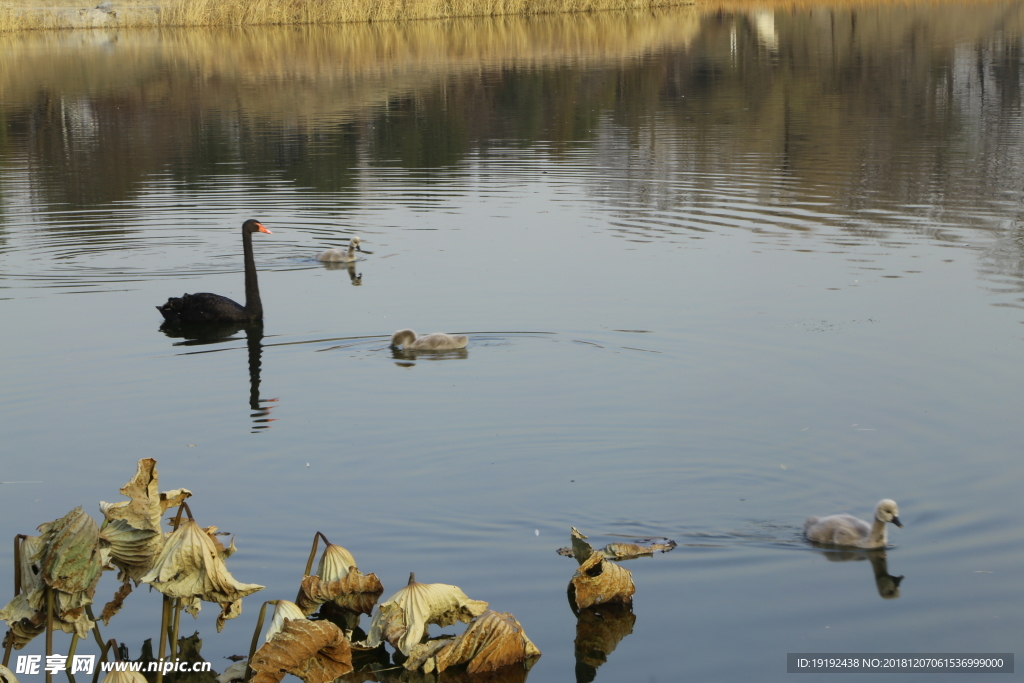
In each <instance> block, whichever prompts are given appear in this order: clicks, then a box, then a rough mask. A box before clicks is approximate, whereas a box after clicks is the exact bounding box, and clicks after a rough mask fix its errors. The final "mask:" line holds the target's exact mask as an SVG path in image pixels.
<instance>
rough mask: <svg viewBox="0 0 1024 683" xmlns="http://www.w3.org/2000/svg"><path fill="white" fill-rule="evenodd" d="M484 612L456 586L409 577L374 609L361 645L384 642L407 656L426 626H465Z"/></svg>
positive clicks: (482, 604) (482, 605)
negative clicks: (456, 623)
mask: <svg viewBox="0 0 1024 683" xmlns="http://www.w3.org/2000/svg"><path fill="white" fill-rule="evenodd" d="M486 609H487V603H486V602H484V601H483V600H470V599H469V597H468V596H467V595H466V594H465V593H463V592H462V589H461V588H459V587H458V586H449V585H448V584H444V583H417V582H416V575H415V574H409V583H408V585H406V586H405V587H404V588H402V589H401V590H399V591H398V592H397V593H395V594H394V595H392V596H391V597H390V598H388V599H387V600H386V601H385V602H382V603H381V604H380V606H379V607H377V613H376V614H374V616H373V622H372V623H371V624H370V633H369V635H367V637H366V641H365V642H364V643H363V645H365V646H366V647H377V646H378V645H380V643H381V642H382V641H384V640H386V641H387V642H389V643H391V645H392V646H393V647H394V648H395V649H397V650H399V651H400V652H401V653H402V654H403V655H407V656H408V654H409V652H410V651H411V650H412V648H413V646H414V645H416V644H417V643H419V642H420V640H421V639H422V638H423V636H424V635H426V633H427V626H428V624H437V625H438V626H451V625H452V624H454V623H455V622H456V621H461V622H469V621H471V620H472V619H473V618H475V617H478V616H480V615H481V614H483V612H484V610H486Z"/></svg>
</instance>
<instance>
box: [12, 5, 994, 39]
mask: <svg viewBox="0 0 1024 683" xmlns="http://www.w3.org/2000/svg"><path fill="white" fill-rule="evenodd" d="M941 1H942V0H114V4H115V9H116V11H117V14H116V16H115V17H106V18H104V17H102V16H99V21H100V23H102V24H103V25H104V26H105V27H117V28H140V27H157V26H159V27H175V26H182V27H184V26H258V25H301V24H307V25H308V24H340V23H367V22H369V23H373V22H393V21H409V20H419V19H451V18H459V17H496V16H511V15H518V16H529V15H540V14H563V13H591V12H601V11H609V10H650V9H654V8H664V7H673V6H680V5H698V6H700V7H702V8H706V9H718V10H722V11H744V10H752V9H776V10H781V9H797V8H808V7H854V6H869V5H920V4H939V3H940V2H941ZM975 1H976V2H978V3H979V4H987V3H989V2H995V1H997V0H975ZM96 2H98V0H6V1H5V2H3V7H2V9H0V32H10V31H24V30H32V29H55V28H82V27H85V28H89V27H93V26H94V25H98V24H94V22H95V20H96V17H90V16H89V15H88V14H87V9H88V8H91V7H94V6H95V4H96ZM97 16H98V15H97Z"/></svg>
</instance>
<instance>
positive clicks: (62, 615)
mask: <svg viewBox="0 0 1024 683" xmlns="http://www.w3.org/2000/svg"><path fill="white" fill-rule="evenodd" d="M39 530H40V531H41V532H42V535H41V536H39V537H29V538H26V539H24V541H23V543H22V546H21V576H22V586H21V589H22V590H21V593H19V594H18V595H16V596H15V598H14V600H12V601H11V602H10V603H9V604H8V605H7V606H6V607H4V609H3V610H0V619H6V620H7V622H8V624H9V626H10V634H11V635H10V636H9V637H10V638H11V643H12V646H14V647H18V648H21V647H24V645H25V644H26V643H27V642H28V641H29V640H31V639H32V638H34V637H35V636H36V635H38V634H39V633H41V632H42V631H43V630H44V625H45V623H46V587H47V586H49V587H50V588H52V590H53V595H54V618H55V621H54V625H55V626H56V627H57V628H59V629H60V630H62V631H64V632H65V633H75V634H77V635H78V636H79V637H81V638H84V637H86V636H87V635H88V633H89V630H90V629H91V628H92V627H93V626H94V625H95V624H94V622H93V621H92V620H91V619H89V617H88V616H87V615H86V613H85V607H86V606H87V605H90V604H92V598H93V595H94V594H95V592H96V584H97V582H98V581H99V578H100V573H101V572H102V571H103V568H104V565H105V564H106V560H107V557H108V553H107V551H106V549H105V547H104V546H105V543H104V542H102V541H101V540H100V538H99V528H98V527H97V526H96V522H95V521H93V519H92V517H90V516H89V515H87V514H85V513H84V512H82V508H80V507H79V508H76V509H74V510H72V511H71V512H69V513H68V514H67V515H65V516H64V517H62V518H60V519H58V520H54V521H53V522H48V523H46V524H42V525H40V527H39Z"/></svg>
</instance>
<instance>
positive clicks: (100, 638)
mask: <svg viewBox="0 0 1024 683" xmlns="http://www.w3.org/2000/svg"><path fill="white" fill-rule="evenodd" d="M85 613H86V615H87V616H88V617H89V618H90V619H92V623H93V626H92V634H93V636H95V637H96V644H97V645H99V646H100V647H101V648H102V647H103V636H102V635H101V634H100V622H99V621H98V620H97V619H96V617H95V616H93V613H92V605H86V606H85Z"/></svg>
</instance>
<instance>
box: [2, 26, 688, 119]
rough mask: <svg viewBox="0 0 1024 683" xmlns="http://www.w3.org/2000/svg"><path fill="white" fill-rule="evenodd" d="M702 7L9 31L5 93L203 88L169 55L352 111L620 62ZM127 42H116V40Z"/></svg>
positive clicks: (277, 97) (312, 110)
mask: <svg viewBox="0 0 1024 683" xmlns="http://www.w3.org/2000/svg"><path fill="white" fill-rule="evenodd" d="M702 16H703V13H702V12H698V11H697V10H695V9H693V8H678V9H675V10H658V11H654V12H650V11H647V12H624V13H594V14H575V15H569V14H567V15H557V16H547V17H503V18H498V19H453V20H445V21H422V22H407V23H388V24H376V23H373V24H368V23H362V24H347V25H342V26H331V27H321V26H304V27H296V28H295V29H293V30H284V31H264V30H259V29H256V28H227V29H206V30H198V31H197V30H194V29H189V30H176V29H148V30H131V31H125V30H105V31H55V32H26V33H16V34H7V35H4V36H0V97H2V98H3V100H4V101H6V102H7V103H9V104H14V103H16V102H26V103H27V102H32V101H34V100H35V99H36V98H38V96H39V92H40V86H43V87H44V88H46V89H51V88H52V89H53V90H55V91H59V92H61V93H62V94H63V96H64V97H75V96H77V95H79V94H80V95H83V96H87V95H88V94H90V93H95V92H117V91H120V90H122V89H126V88H127V89H129V90H134V88H135V84H138V83H140V82H145V83H147V92H148V93H150V94H151V95H152V96H153V97H159V96H163V95H161V94H160V93H162V92H163V90H162V89H161V88H158V87H157V85H158V84H160V83H164V84H165V85H164V86H163V87H166V88H173V89H175V90H176V91H177V92H178V93H180V92H181V89H182V88H187V87H191V88H201V87H202V83H197V82H192V83H188V84H185V83H166V82H165V77H164V76H162V75H161V74H163V73H166V71H167V70H166V68H165V65H167V64H176V65H178V68H176V69H175V71H176V72H178V73H188V74H202V77H201V78H202V79H204V80H205V79H216V80H217V82H218V83H220V84H221V85H220V87H219V88H211V89H208V90H206V92H204V96H203V98H202V99H203V102H204V103H205V104H206V106H209V107H212V108H217V107H218V104H217V103H216V102H214V101H210V99H209V98H211V97H214V98H216V97H219V96H221V95H220V94H218V92H219V93H223V95H222V96H223V97H224V98H226V99H225V103H224V104H225V105H226V106H228V107H229V109H234V108H235V107H237V106H238V105H239V104H240V105H242V107H243V108H244V109H245V110H247V111H254V112H259V111H268V112H269V111H291V112H308V113H309V115H322V114H324V113H330V112H334V113H336V114H341V113H343V112H344V111H349V112H354V111H359V110H364V109H365V108H366V107H368V106H375V105H376V104H379V103H383V102H386V101H388V100H389V99H392V98H394V97H395V96H399V95H402V94H403V93H406V92H412V91H415V90H422V89H423V88H424V87H427V86H429V85H431V84H433V83H436V81H437V79H438V78H453V77H458V76H459V74H461V73H476V72H478V71H479V70H480V68H481V67H483V68H488V67H500V66H509V65H516V66H523V67H529V66H551V65H555V64H566V63H573V64H609V65H611V64H616V63H620V62H623V61H625V60H629V59H633V58H635V57H636V56H637V55H640V54H646V53H651V52H655V51H659V50H663V49H665V48H668V47H671V46H678V45H681V44H685V43H686V42H687V41H688V40H689V39H691V38H692V37H693V36H694V35H696V33H697V31H698V30H699V26H700V21H701V17H702ZM115 44H116V50H114V51H112V50H110V47H111V45H115ZM228 84H233V85H231V87H227V86H228ZM311 85H315V86H317V87H311ZM250 86H251V87H250ZM257 86H258V87H257ZM232 102H233V104H232ZM261 102H262V104H261ZM281 103H287V105H286V106H280V105H281ZM339 107H343V108H344V109H339Z"/></svg>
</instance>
